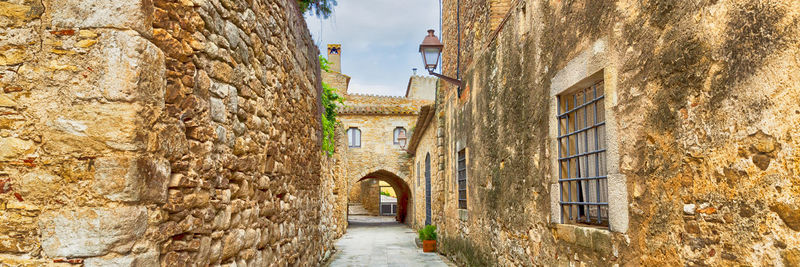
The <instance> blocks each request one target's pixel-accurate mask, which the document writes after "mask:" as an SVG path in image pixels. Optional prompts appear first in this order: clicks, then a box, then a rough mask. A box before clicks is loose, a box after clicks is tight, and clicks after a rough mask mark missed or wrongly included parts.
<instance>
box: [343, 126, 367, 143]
mask: <svg viewBox="0 0 800 267" xmlns="http://www.w3.org/2000/svg"><path fill="white" fill-rule="evenodd" d="M353 129H355V130H356V131H358V145H357V146H354V145H353V143H352V142H351V141H352V140H350V134H349V133H347V132H349V131H350V130H353ZM345 135H346V136H347V147H348V148H361V144H362V143H363V142H361V129H360V128H358V126H350V127H348V128H347V131H346V132H345Z"/></svg>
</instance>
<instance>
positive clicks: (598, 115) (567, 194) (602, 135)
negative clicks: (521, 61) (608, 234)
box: [558, 81, 608, 226]
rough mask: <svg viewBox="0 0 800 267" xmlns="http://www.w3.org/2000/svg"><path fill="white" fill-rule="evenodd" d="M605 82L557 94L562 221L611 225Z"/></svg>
mask: <svg viewBox="0 0 800 267" xmlns="http://www.w3.org/2000/svg"><path fill="white" fill-rule="evenodd" d="M604 99H605V96H604V95H603V81H600V82H597V83H595V84H594V85H592V86H590V87H588V88H583V89H581V90H578V91H577V92H572V93H567V94H562V95H559V96H558V112H559V114H558V157H559V158H558V165H559V166H558V168H559V172H558V182H559V186H560V189H561V196H560V197H561V201H560V204H561V222H562V223H585V224H594V225H604V226H607V225H608V180H607V178H606V176H607V171H606V141H605V140H606V127H605V103H604Z"/></svg>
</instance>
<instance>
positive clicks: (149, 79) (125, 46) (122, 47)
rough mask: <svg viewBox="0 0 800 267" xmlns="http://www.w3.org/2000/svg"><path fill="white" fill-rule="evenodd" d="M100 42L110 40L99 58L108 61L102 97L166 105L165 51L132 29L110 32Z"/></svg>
mask: <svg viewBox="0 0 800 267" xmlns="http://www.w3.org/2000/svg"><path fill="white" fill-rule="evenodd" d="M103 1H109V0H103ZM132 2H137V1H132ZM101 42H103V43H109V44H103V45H101V47H102V48H100V49H101V52H102V55H101V56H100V57H102V58H104V59H105V60H106V62H105V66H104V74H103V76H102V77H101V79H100V80H99V81H98V84H97V86H98V87H99V88H100V89H101V90H102V92H103V96H104V97H105V98H106V99H108V100H117V101H133V100H140V101H143V102H145V103H152V104H155V105H163V101H164V88H165V84H164V78H163V77H164V71H165V70H164V54H163V53H162V52H161V51H160V50H159V49H158V48H157V47H156V46H155V45H153V44H152V43H151V42H149V41H148V40H147V39H145V38H142V37H141V36H138V35H136V34H135V33H132V32H129V31H127V32H117V31H114V32H111V33H110V34H109V35H108V37H105V36H104V38H102V39H101ZM157 107H158V106H157Z"/></svg>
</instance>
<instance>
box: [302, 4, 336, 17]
mask: <svg viewBox="0 0 800 267" xmlns="http://www.w3.org/2000/svg"><path fill="white" fill-rule="evenodd" d="M297 4H298V5H300V11H302V12H303V13H305V12H309V13H313V14H314V15H317V17H322V18H326V19H327V18H328V17H330V16H331V13H333V7H334V6H336V0H297ZM312 10H313V11H312Z"/></svg>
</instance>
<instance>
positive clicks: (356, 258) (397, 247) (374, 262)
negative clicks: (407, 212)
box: [328, 215, 455, 267]
mask: <svg viewBox="0 0 800 267" xmlns="http://www.w3.org/2000/svg"><path fill="white" fill-rule="evenodd" d="M349 224H350V226H349V227H348V228H347V233H346V234H345V235H344V236H342V237H341V238H339V240H338V241H336V249H337V252H336V254H334V255H333V257H332V259H331V261H330V262H329V265H328V266H331V267H345V266H347V267H350V266H397V267H401V266H420V267H422V266H432V267H433V266H455V265H452V264H451V265H448V264H446V263H445V261H446V260H445V259H443V258H442V256H441V255H439V254H437V253H424V252H422V250H421V249H420V248H418V247H417V244H416V242H415V238H416V236H417V232H416V231H414V230H413V229H411V228H409V227H408V226H406V225H404V224H401V223H398V222H396V221H395V220H394V218H393V217H391V216H370V215H350V218H349Z"/></svg>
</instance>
